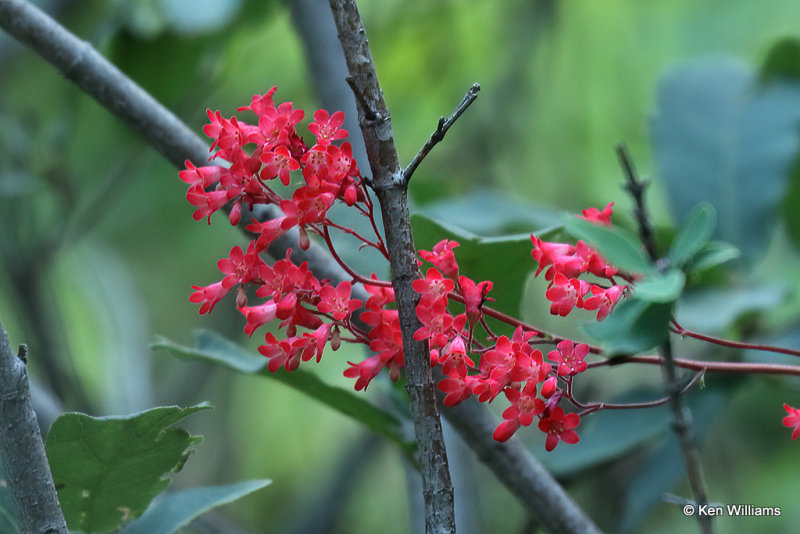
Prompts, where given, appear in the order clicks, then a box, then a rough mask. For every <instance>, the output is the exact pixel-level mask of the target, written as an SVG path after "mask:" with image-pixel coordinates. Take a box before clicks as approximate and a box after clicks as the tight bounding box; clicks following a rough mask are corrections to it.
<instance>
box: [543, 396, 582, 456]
mask: <svg viewBox="0 0 800 534" xmlns="http://www.w3.org/2000/svg"><path fill="white" fill-rule="evenodd" d="M580 422H581V418H580V417H579V416H578V414H576V413H569V414H567V415H564V410H562V409H561V408H560V407H555V408H553V409H552V410H551V411H550V415H549V416H548V417H544V418H542V419H541V420H540V421H539V430H541V431H542V432H545V433H546V434H547V440H546V441H545V445H544V448H545V449H546V450H547V451H548V452H549V451H552V450H553V449H555V448H556V445H558V441H559V440H561V441H563V442H564V443H578V441H580V438H579V437H578V433H577V432H575V430H574V429H575V427H577V426H578V424H579V423H580Z"/></svg>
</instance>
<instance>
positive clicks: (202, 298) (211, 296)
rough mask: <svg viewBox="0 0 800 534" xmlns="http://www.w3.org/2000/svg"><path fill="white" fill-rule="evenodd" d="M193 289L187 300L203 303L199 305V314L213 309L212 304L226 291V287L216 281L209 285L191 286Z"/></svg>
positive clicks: (220, 298)
mask: <svg viewBox="0 0 800 534" xmlns="http://www.w3.org/2000/svg"><path fill="white" fill-rule="evenodd" d="M192 287H193V288H194V289H196V290H197V291H195V292H194V293H192V294H191V296H190V297H189V302H195V303H199V302H202V303H203V305H202V306H200V314H201V315H202V314H204V313H208V312H210V311H211V310H213V309H214V306H215V305H216V304H217V302H219V301H220V300H222V297H224V296H225V295H226V294H227V293H228V288H226V287H225V286H223V285H222V282H216V283H214V284H211V285H209V286H205V287H200V286H192Z"/></svg>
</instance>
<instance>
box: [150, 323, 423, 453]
mask: <svg viewBox="0 0 800 534" xmlns="http://www.w3.org/2000/svg"><path fill="white" fill-rule="evenodd" d="M194 338H195V345H196V346H195V347H186V346H184V345H180V344H177V343H174V342H172V341H169V340H167V339H164V338H160V339H159V340H158V341H156V342H155V343H154V344H153V345H152V347H153V348H154V349H166V350H168V351H169V352H170V353H171V354H173V355H174V356H176V357H178V358H185V359H192V360H203V361H206V362H209V363H213V364H215V365H221V366H223V367H227V368H229V369H233V370H234V371H237V372H239V373H243V374H257V375H260V376H263V377H265V378H270V379H272V380H277V381H278V382H281V383H283V384H286V385H287V386H289V387H292V388H294V389H296V390H298V391H300V392H302V393H305V394H306V395H308V396H309V397H311V398H313V399H315V400H317V401H319V402H321V403H322V404H325V405H326V406H328V407H330V408H333V409H334V410H336V411H338V412H341V413H343V414H345V415H347V416H349V417H352V418H353V419H355V420H356V421H358V422H360V423H361V424H363V425H365V426H366V427H367V428H369V429H370V430H372V431H373V432H375V433H377V434H380V435H382V436H384V437H386V438H388V439H390V440H391V441H393V442H394V443H396V444H397V445H398V446H399V447H400V448H401V449H402V450H403V452H405V453H406V454H408V455H409V456H411V455H413V453H414V452H415V451H416V444H415V443H413V442H409V441H406V440H405V437H404V435H403V432H402V429H401V423H400V421H399V420H398V419H397V418H396V417H395V416H393V415H392V414H390V413H389V412H387V411H384V410H381V409H380V408H378V407H376V406H374V405H373V404H371V403H370V402H368V401H367V400H366V399H364V398H363V397H362V396H359V395H358V394H356V393H353V392H352V391H348V390H345V389H342V388H338V387H334V386H331V385H328V384H326V383H325V382H324V381H322V380H321V379H320V378H319V377H318V376H317V375H315V374H314V373H310V372H308V371H305V370H303V369H296V370H294V371H292V372H288V371H286V370H285V369H279V370H278V371H277V372H275V373H271V372H270V371H269V370H268V369H267V368H266V366H267V359H266V358H264V357H263V356H256V355H254V354H251V353H250V352H248V351H247V350H245V349H243V348H242V347H241V346H239V345H238V344H237V343H234V342H233V341H231V340H229V339H226V338H225V337H223V336H221V335H219V334H217V333H216V332H212V331H210V330H198V331H196V332H195V333H194Z"/></svg>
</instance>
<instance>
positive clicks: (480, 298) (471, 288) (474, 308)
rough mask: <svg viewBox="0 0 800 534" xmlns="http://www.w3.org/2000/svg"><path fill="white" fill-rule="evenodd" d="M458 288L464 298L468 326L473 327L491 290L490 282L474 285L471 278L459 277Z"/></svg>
mask: <svg viewBox="0 0 800 534" xmlns="http://www.w3.org/2000/svg"><path fill="white" fill-rule="evenodd" d="M458 287H459V289H461V294H462V295H463V296H464V307H465V308H466V314H467V319H468V320H469V324H471V325H474V324H475V323H477V322H478V321H479V320H480V318H481V311H480V307H481V306H482V305H483V303H484V301H486V296H487V295H488V294H489V291H491V290H492V282H488V281H485V282H480V283H477V284H476V283H475V282H474V281H473V280H472V279H471V278H468V277H466V276H461V277H459V279H458ZM490 300H491V299H490Z"/></svg>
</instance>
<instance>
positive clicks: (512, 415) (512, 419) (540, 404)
mask: <svg viewBox="0 0 800 534" xmlns="http://www.w3.org/2000/svg"><path fill="white" fill-rule="evenodd" d="M505 394H506V398H508V400H509V401H511V406H509V407H508V408H506V410H505V411H504V412H503V419H505V421H503V422H502V423H500V425H499V426H498V427H497V428H496V429H495V431H494V434H493V437H494V439H495V441H500V442H502V441H506V440H508V438H510V437H511V436H512V435H513V434H514V432H516V431H517V429H518V428H519V427H520V426H528V425H530V424H531V423H532V422H533V419H534V417H536V416H537V415H539V414H540V413H542V411H543V410H544V401H543V400H542V399H538V398H536V384H534V383H533V382H528V383H527V384H525V387H524V388H522V390H519V389H517V388H513V387H509V388H506V389H505Z"/></svg>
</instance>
